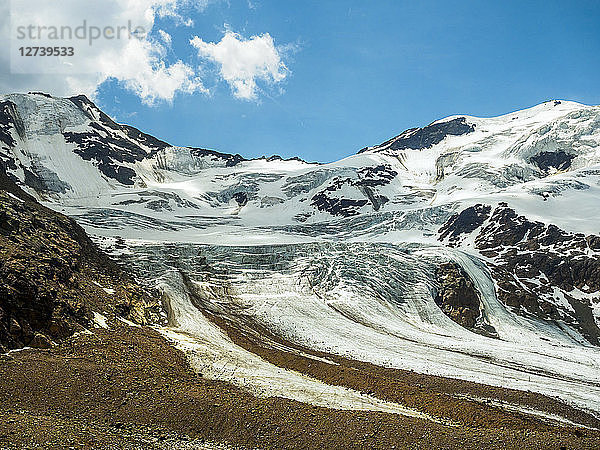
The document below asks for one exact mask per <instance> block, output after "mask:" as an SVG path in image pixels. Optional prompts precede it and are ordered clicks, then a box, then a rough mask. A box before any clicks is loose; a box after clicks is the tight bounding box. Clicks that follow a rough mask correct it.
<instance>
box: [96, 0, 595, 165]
mask: <svg viewBox="0 0 600 450" xmlns="http://www.w3.org/2000/svg"><path fill="white" fill-rule="evenodd" d="M180 13H181V14H182V15H184V16H186V17H189V18H192V19H193V22H194V24H193V26H191V27H190V26H177V24H176V21H175V20H173V18H172V17H163V18H158V19H157V21H156V22H155V24H154V27H153V33H154V32H156V31H157V30H158V29H159V28H160V29H164V30H165V31H167V32H168V33H170V34H171V35H172V38H173V44H172V48H171V49H169V50H168V52H167V54H166V56H165V58H166V59H167V60H168V61H170V62H174V61H176V60H178V59H180V60H182V61H184V62H185V63H187V64H190V65H194V66H200V67H201V71H202V82H203V84H204V86H205V87H206V88H207V89H208V90H209V91H210V93H209V94H206V93H202V92H195V93H192V94H189V93H180V94H177V95H176V96H175V97H174V99H173V101H172V102H166V101H162V102H157V103H155V104H154V105H152V106H148V105H147V104H144V103H142V102H141V101H140V99H139V97H137V96H136V95H135V94H134V93H132V92H131V91H129V90H127V89H126V88H125V87H124V86H123V83H120V82H116V81H107V82H104V83H103V84H102V85H100V87H99V90H98V95H97V103H98V104H99V106H101V107H102V108H103V109H105V110H106V112H108V113H109V114H111V115H113V116H114V117H115V118H116V119H117V120H118V121H120V122H125V123H130V124H132V125H134V126H136V127H138V128H140V129H141V130H143V131H146V132H149V133H151V134H153V135H155V136H157V137H159V138H161V139H164V140H166V141H168V142H170V143H172V144H174V145H182V146H183V145H188V146H198V147H205V148H213V149H217V150H220V151H224V152H231V153H240V154H242V155H243V156H246V157H257V156H261V155H272V154H279V155H281V156H284V157H290V156H300V157H302V158H304V159H307V160H316V161H323V162H325V161H332V160H336V159H339V158H342V157H344V156H348V155H350V154H352V153H354V152H356V151H357V150H359V149H360V148H362V147H364V146H367V145H375V144H378V143H380V142H382V141H384V140H386V139H388V138H389V137H391V136H393V135H396V134H398V133H400V132H401V131H403V130H404V129H406V128H410V127H413V126H423V125H425V124H427V123H429V122H431V121H433V120H436V119H438V118H442V117H445V116H448V115H452V114H470V115H478V116H493V115H499V114H503V113H507V112H510V111H513V110H517V109H521V108H525V107H529V106H533V105H535V104H538V103H541V102H543V101H546V100H549V99H554V98H560V99H568V100H574V101H579V102H582V103H587V104H600V77H599V75H598V74H600V56H599V55H600V25H598V24H599V23H600V2H597V1H587V2H586V1H569V2H565V1H543V2H542V1H540V2H536V1H531V2H522V1H514V2H513V1H502V2H492V1H460V2H459V1H436V2H433V1H406V2H405V1H373V2H365V1H348V0H343V1H325V0H321V1H302V2H298V1H296V2H291V1H281V0H280V1H275V0H273V1H270V0H251V2H249V1H248V0H230V1H229V2H225V1H212V2H210V3H209V4H208V6H206V7H205V8H204V9H203V10H198V9H197V8H193V7H191V6H190V7H188V8H186V9H185V10H184V11H183V12H181V11H180ZM226 29H229V30H232V31H233V32H235V33H238V35H239V36H240V38H244V39H249V38H251V37H252V36H256V35H261V34H263V33H268V34H269V35H270V36H271V37H272V39H273V41H274V45H275V46H277V48H278V50H279V54H280V55H281V58H282V61H283V63H284V64H285V66H286V67H287V72H286V76H285V79H284V80H282V81H280V82H277V83H266V82H262V81H258V91H257V92H258V94H257V98H256V99H254V100H244V99H239V98H236V97H234V96H233V95H232V90H231V89H230V86H229V85H228V84H227V83H226V82H225V81H224V80H223V79H221V78H220V77H219V76H218V73H217V72H218V66H216V65H215V63H214V62H213V61H210V60H207V59H204V60H199V59H198V56H197V53H196V51H195V49H193V48H192V47H191V46H190V45H189V40H190V39H191V38H192V37H193V36H198V37H199V38H201V39H202V40H203V41H204V42H207V43H210V42H214V43H216V42H219V41H220V40H221V39H222V38H223V36H224V32H225V30H226Z"/></svg>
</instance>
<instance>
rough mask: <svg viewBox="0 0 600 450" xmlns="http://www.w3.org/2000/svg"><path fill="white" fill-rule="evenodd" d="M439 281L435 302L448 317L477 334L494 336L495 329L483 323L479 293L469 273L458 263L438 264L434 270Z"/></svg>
mask: <svg viewBox="0 0 600 450" xmlns="http://www.w3.org/2000/svg"><path fill="white" fill-rule="evenodd" d="M435 276H436V279H437V281H438V283H439V286H438V289H437V293H436V296H435V298H434V300H435V303H436V304H437V305H438V306H439V307H440V309H441V310H442V311H443V312H444V314H446V315H447V316H448V317H450V319H452V320H453V321H454V322H456V323H458V324H459V325H461V326H463V327H465V328H467V329H469V330H471V331H473V332H475V333H479V334H483V335H486V336H492V337H493V336H495V335H496V330H494V328H493V327H492V326H490V325H489V324H487V323H485V320H484V317H483V311H482V307H481V300H480V298H479V293H478V292H477V289H476V288H475V285H474V284H473V281H472V280H471V278H469V275H467V273H466V272H465V271H464V270H463V269H462V267H460V266H459V265H458V264H456V263H453V262H447V263H443V264H440V265H439V266H438V267H437V269H436V271H435Z"/></svg>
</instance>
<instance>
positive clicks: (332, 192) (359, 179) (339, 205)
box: [310, 164, 398, 217]
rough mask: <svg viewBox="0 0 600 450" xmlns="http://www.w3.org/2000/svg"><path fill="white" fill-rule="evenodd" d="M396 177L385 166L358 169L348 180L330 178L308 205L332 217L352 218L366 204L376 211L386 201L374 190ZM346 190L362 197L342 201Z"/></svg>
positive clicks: (390, 168)
mask: <svg viewBox="0 0 600 450" xmlns="http://www.w3.org/2000/svg"><path fill="white" fill-rule="evenodd" d="M397 175H398V172H396V171H395V170H393V169H392V167H391V166H390V165H388V164H380V165H378V166H374V167H364V168H360V169H358V170H357V171H356V173H355V174H353V176H352V177H335V178H333V179H332V180H331V182H330V183H329V184H328V185H327V187H326V188H324V189H322V190H321V191H319V192H317V193H316V194H315V195H313V197H312V198H311V203H310V204H311V205H312V206H315V207H316V208H317V209H318V210H319V211H323V212H328V213H329V214H331V215H332V216H342V217H351V216H356V215H358V214H360V210H361V208H362V207H363V206H365V205H367V204H370V205H371V206H372V208H373V210H374V211H379V209H380V208H381V207H382V206H383V205H385V204H386V203H387V202H388V201H389V199H388V198H387V197H386V196H385V195H381V194H379V193H378V191H377V188H378V187H380V186H386V185H388V184H389V183H391V182H392V180H393V179H394V178H395V177H396V176H397ZM349 191H355V192H356V194H358V196H360V197H363V198H358V199H349V198H344V196H345V195H348V194H347V193H348V192H349Z"/></svg>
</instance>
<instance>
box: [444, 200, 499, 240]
mask: <svg viewBox="0 0 600 450" xmlns="http://www.w3.org/2000/svg"><path fill="white" fill-rule="evenodd" d="M491 209H492V208H491V207H490V206H488V205H474V206H471V207H469V208H467V209H464V210H462V211H461V212H460V213H458V214H454V215H453V216H452V217H450V219H448V221H447V222H446V223H445V224H444V225H443V226H442V227H441V228H440V230H439V233H440V240H441V241H443V240H445V239H448V241H449V245H450V246H451V247H452V246H454V245H456V244H457V243H458V241H459V239H460V237H461V236H462V235H467V234H470V233H472V232H473V231H475V230H476V229H477V228H479V227H480V226H481V225H483V223H484V222H485V221H486V219H487V218H488V217H489V215H490V211H491Z"/></svg>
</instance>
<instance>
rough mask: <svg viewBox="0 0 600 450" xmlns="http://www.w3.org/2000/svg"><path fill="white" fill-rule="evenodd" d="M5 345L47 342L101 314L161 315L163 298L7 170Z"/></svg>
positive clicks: (1, 251)
mask: <svg viewBox="0 0 600 450" xmlns="http://www.w3.org/2000/svg"><path fill="white" fill-rule="evenodd" d="M0 183H1V185H0V188H2V190H0V352H2V351H5V350H7V349H15V348H20V347H23V346H30V347H40V348H47V347H50V346H51V345H52V344H51V342H52V341H53V340H59V339H62V338H65V337H67V336H70V335H72V334H73V333H74V332H76V331H81V330H83V329H84V327H89V326H91V324H92V322H93V319H94V313H100V312H102V313H105V314H106V313H112V314H118V315H120V316H122V317H124V318H128V319H131V320H134V321H136V322H138V323H147V322H148V321H151V322H159V321H160V320H161V317H160V314H159V313H160V305H159V304H157V302H156V300H152V298H151V297H150V296H149V295H148V293H146V292H145V291H144V290H143V289H142V288H141V287H139V286H138V285H137V284H136V283H135V282H134V281H133V279H132V278H131V277H130V276H128V275H126V274H125V273H123V272H122V270H121V269H120V268H119V267H118V266H117V265H116V264H115V263H114V262H113V261H111V260H110V258H108V257H107V256H106V255H105V254H103V253H102V252H101V251H99V250H98V249H97V247H96V245H95V244H94V243H93V242H92V241H91V240H90V238H89V237H88V236H87V235H86V233H85V231H84V230H83V229H82V228H81V227H80V226H79V225H77V224H76V223H75V221H74V220H73V219H70V218H68V217H66V216H64V215H62V214H59V213H56V212H54V211H52V210H50V209H48V208H45V207H43V206H41V205H40V204H38V203H37V202H36V201H35V200H34V199H33V198H32V197H31V196H29V195H28V194H26V193H25V192H23V191H22V190H21V189H20V188H18V187H17V186H16V185H14V184H13V183H12V182H11V181H10V180H8V179H7V178H6V177H5V176H4V174H1V173H0Z"/></svg>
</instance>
